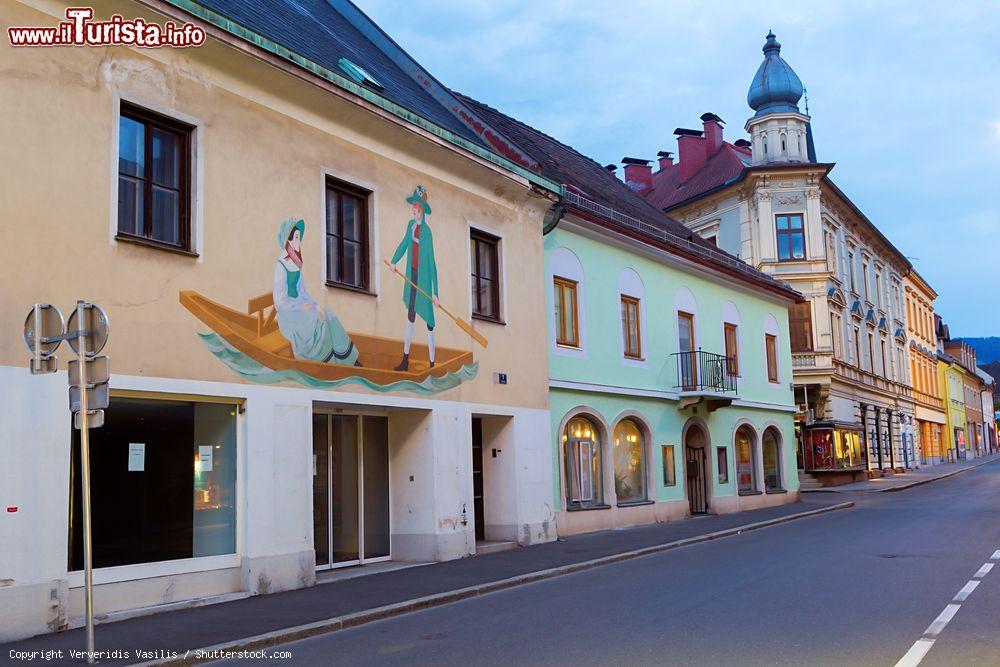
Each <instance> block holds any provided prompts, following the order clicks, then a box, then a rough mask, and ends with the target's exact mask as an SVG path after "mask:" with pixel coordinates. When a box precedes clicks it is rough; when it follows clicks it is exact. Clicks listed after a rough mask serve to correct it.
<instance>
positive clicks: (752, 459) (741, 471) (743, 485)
mask: <svg viewBox="0 0 1000 667" xmlns="http://www.w3.org/2000/svg"><path fill="white" fill-rule="evenodd" d="M755 440H756V436H755V435H754V432H753V431H751V430H750V427H748V426H741V427H739V428H738V429H737V430H736V484H737V490H738V491H739V492H740V493H744V494H745V493H754V492H756V491H757V463H756V458H757V457H756V452H755V451H754V450H755V449H756V447H755Z"/></svg>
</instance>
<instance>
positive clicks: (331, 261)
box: [326, 236, 340, 280]
mask: <svg viewBox="0 0 1000 667" xmlns="http://www.w3.org/2000/svg"><path fill="white" fill-rule="evenodd" d="M338 248H339V244H338V243H337V237H335V236H328V237H327V238H326V277H327V279H329V280H340V272H339V267H340V257H339V256H338V255H337V253H338Z"/></svg>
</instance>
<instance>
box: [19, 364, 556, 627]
mask: <svg viewBox="0 0 1000 667" xmlns="http://www.w3.org/2000/svg"><path fill="white" fill-rule="evenodd" d="M0 388H2V391H3V396H2V398H3V400H0V544H3V545H15V548H13V549H10V548H3V549H0V641H5V640H12V639H15V638H19V637H25V636H30V635H34V634H40V633H43V632H50V631H54V630H57V629H60V628H62V627H65V626H66V625H68V624H75V623H78V622H79V619H78V618H77V617H78V616H79V615H80V614H81V613H82V607H81V605H80V604H79V600H80V594H79V593H80V591H79V590H78V588H79V586H80V585H81V584H82V577H81V576H80V573H69V572H67V543H66V529H67V525H68V503H69V465H70V442H71V433H70V417H69V413H68V410H67V398H66V391H67V389H66V375H65V373H59V374H56V375H51V376H37V377H32V376H31V375H29V373H28V371H27V369H24V368H12V367H5V366H0ZM112 390H133V391H144V392H158V393H160V394H184V395H188V396H191V395H195V396H214V397H227V398H233V399H243V400H244V408H245V410H244V411H243V413H242V414H240V415H239V417H238V421H237V474H236V476H237V500H236V503H237V539H236V545H237V546H236V549H237V554H235V555H224V556H212V557H206V558H193V559H185V560H181V561H168V562H165V563H150V564H140V565H130V566H124V567H116V568H104V569H101V570H97V571H95V582H96V583H97V584H98V585H97V590H96V592H95V601H96V604H97V610H96V611H97V613H98V614H101V613H107V612H113V611H119V610H126V609H131V608H135V607H143V606H152V605H157V604H163V603H165V602H175V601H176V600H177V599H178V598H177V595H178V593H177V592H178V591H181V593H180V596H181V597H183V596H185V595H194V594H195V593H196V592H197V591H199V590H200V591H208V592H209V593H210V594H223V593H228V592H234V591H240V590H243V591H246V592H249V593H251V594H263V593H273V592H277V591H282V590H288V589H292V588H300V587H303V586H309V585H312V584H313V583H314V582H315V555H314V551H313V534H312V532H313V529H312V425H311V417H312V412H313V405H314V402H315V403H320V402H322V403H324V405H326V406H329V405H331V404H337V405H342V406H343V410H344V412H345V413H351V412H352V410H358V409H362V410H364V409H368V410H372V409H374V410H378V411H380V412H383V413H385V414H388V416H389V438H390V451H389V474H390V507H391V516H392V518H391V522H392V526H391V531H392V550H393V558H395V559H400V560H421V561H428V560H446V559H450V558H459V557H462V556H466V555H470V554H474V553H475V526H474V521H475V511H474V505H473V497H472V430H471V420H472V415H473V414H476V415H483V416H486V417H487V421H488V422H489V423H490V424H491V425H492V426H491V429H490V430H489V433H490V437H491V439H492V442H496V443H497V444H496V445H494V444H488V445H487V446H488V447H489V448H492V447H493V446H497V447H498V448H499V449H501V450H502V452H501V454H500V457H499V458H498V459H496V460H492V459H491V468H490V478H491V484H492V485H493V486H491V491H490V494H489V498H488V500H487V503H489V506H490V507H491V511H492V512H493V513H492V514H491V515H489V516H491V519H490V520H491V521H495V522H496V525H497V526H504V527H505V528H504V529H503V530H505V531H506V532H507V533H508V534H510V533H514V534H516V539H517V540H518V541H519V542H520V543H522V544H531V543H535V542H541V541H548V540H552V539H555V530H554V528H553V525H552V521H553V517H552V511H551V506H550V502H551V498H552V497H553V491H552V478H551V460H550V454H549V450H548V446H547V445H548V432H549V413H548V411H547V410H536V409H521V408H510V407H503V406H490V405H481V404H468V403H459V402H455V401H445V400H429V399H425V398H415V397H411V396H408V395H401V394H394V395H386V396H383V395H371V394H351V393H346V392H331V391H323V390H313V389H305V388H302V389H300V388H296V387H284V386H265V385H248V384H236V383H220V382H199V381H188V380H171V379H161V378H150V377H132V376H112ZM484 454H485V455H486V456H489V450H487V451H485V452H484ZM411 477H412V481H411ZM463 505H464V506H465V515H464V518H465V523H463V522H462V519H463V514H462V506H463ZM7 507H17V508H18V511H17V512H7V511H6V508H7ZM234 568H235V569H234Z"/></svg>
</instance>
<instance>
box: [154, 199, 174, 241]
mask: <svg viewBox="0 0 1000 667" xmlns="http://www.w3.org/2000/svg"><path fill="white" fill-rule="evenodd" d="M179 199H180V198H179V196H178V194H177V193H176V192H174V191H173V190H166V189H164V188H160V187H157V186H153V238H154V239H156V240H157V241H163V242H164V243H173V244H178V243H180V216H179V213H180V208H179V206H180V201H179Z"/></svg>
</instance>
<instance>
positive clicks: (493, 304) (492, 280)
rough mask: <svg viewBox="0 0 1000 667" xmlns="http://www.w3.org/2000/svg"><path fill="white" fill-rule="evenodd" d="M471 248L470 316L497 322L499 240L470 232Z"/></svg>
mask: <svg viewBox="0 0 1000 667" xmlns="http://www.w3.org/2000/svg"><path fill="white" fill-rule="evenodd" d="M470 241H471V247H472V257H471V261H472V314H473V315H474V316H475V317H478V318H482V319H485V320H492V321H494V322H499V321H500V320H501V317H500V239H498V238H497V237H495V236H492V235H490V234H487V233H485V232H481V231H479V230H478V229H473V230H472V231H471V232H470Z"/></svg>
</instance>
